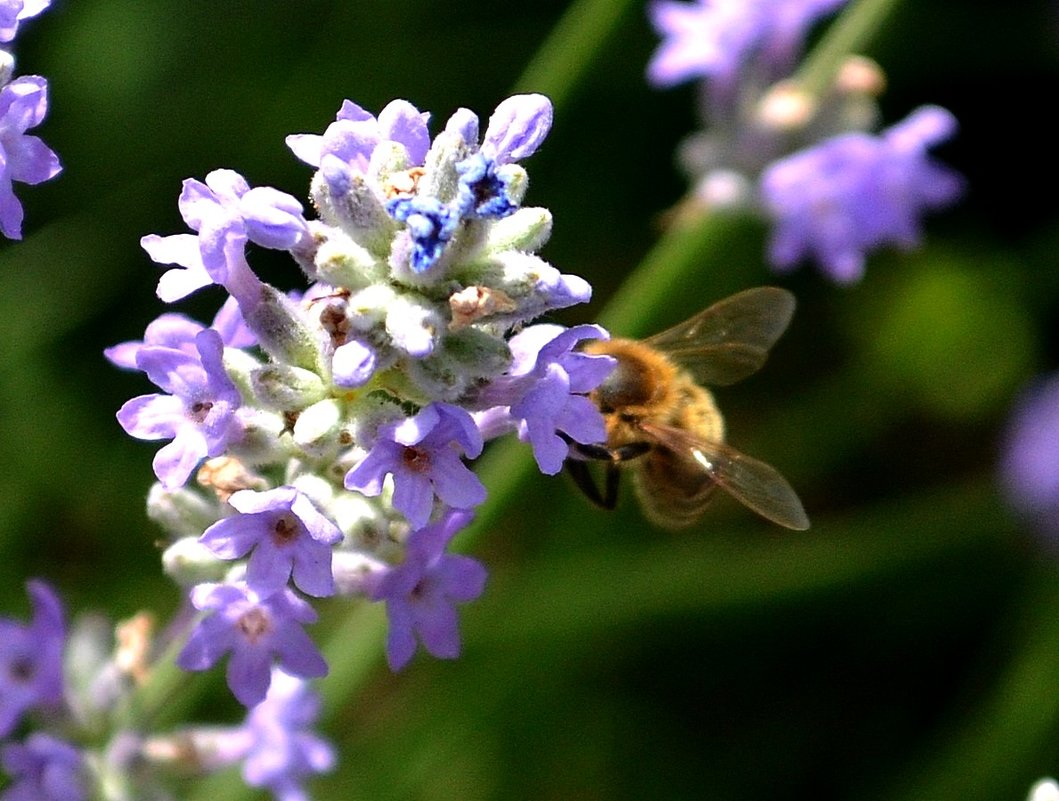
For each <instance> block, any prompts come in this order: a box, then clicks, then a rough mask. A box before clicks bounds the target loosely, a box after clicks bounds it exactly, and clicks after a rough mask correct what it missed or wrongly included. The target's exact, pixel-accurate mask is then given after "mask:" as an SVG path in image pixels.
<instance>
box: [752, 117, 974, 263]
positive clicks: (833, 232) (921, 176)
mask: <svg viewBox="0 0 1059 801" xmlns="http://www.w3.org/2000/svg"><path fill="white" fill-rule="evenodd" d="M955 130H956V120H955V118H954V117H953V116H952V114H950V113H949V112H948V111H945V110H944V109H942V108H939V107H937V106H924V107H922V108H920V109H918V110H916V111H915V112H913V113H912V114H911V115H909V116H908V118H906V119H905V120H904V121H902V122H899V123H897V124H896V125H894V126H892V127H891V128H888V129H887V130H885V131H883V132H882V134H881V135H878V136H874V135H871V134H866V133H848V134H842V135H839V136H836V137H833V138H831V139H828V140H826V141H824V142H822V143H820V144H818V145H815V146H813V147H811V148H809V149H807V150H803V151H801V152H798V153H795V154H793V155H791V156H787V157H785V158H783V159H780V160H779V161H777V162H774V163H773V164H772V165H771V166H770V167H768V169H766V170H765V172H764V173H763V174H762V176H761V194H762V201H763V203H764V205H765V208H766V210H767V213H768V214H769V216H770V217H772V220H773V223H774V228H773V231H772V236H771V241H770V243H769V260H770V261H771V263H772V264H773V266H774V267H775V268H776V269H778V270H781V271H783V270H789V269H792V268H793V267H794V266H795V265H797V264H798V262H800V261H801V260H802V259H805V258H807V257H812V258H814V259H815V260H816V261H818V262H819V263H820V265H821V266H822V267H823V269H824V270H825V271H826V272H827V274H828V275H830V276H831V278H833V279H834V280H835V281H838V282H840V283H851V282H853V281H857V280H858V279H860V277H861V276H862V275H863V273H864V259H865V253H866V252H867V251H869V250H871V249H873V248H877V247H880V246H882V245H886V244H894V245H897V246H900V247H906V248H907V247H912V246H914V245H915V244H916V243H917V242H918V241H919V236H920V222H919V220H920V217H921V216H922V215H923V213H924V212H926V211H928V210H930V209H936V208H940V207H942V206H944V205H946V204H948V203H950V202H952V201H953V200H954V199H955V198H956V197H957V196H958V195H959V194H960V191H961V189H962V187H963V181H962V179H961V178H960V176H958V175H957V174H956V173H955V172H953V171H952V170H950V169H949V168H947V167H945V166H944V165H942V164H940V163H938V162H937V161H936V160H934V159H932V158H931V157H930V156H929V155H928V153H927V149H928V148H929V147H930V146H931V145H934V144H937V143H938V142H942V141H944V140H946V139H948V138H949V137H950V136H952V134H953V132H954V131H955Z"/></svg>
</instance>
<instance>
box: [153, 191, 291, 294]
mask: <svg viewBox="0 0 1059 801" xmlns="http://www.w3.org/2000/svg"><path fill="white" fill-rule="evenodd" d="M178 205H179V207H180V214H181V216H182V217H183V218H184V222H186V223H187V224H188V227H190V228H191V230H193V231H195V232H197V235H196V236H191V235H189V234H175V235H173V236H166V237H160V236H157V235H154V234H151V235H149V236H145V237H143V238H142V239H141V240H140V244H141V245H142V246H143V248H144V250H146V251H147V253H148V255H149V256H150V257H151V258H152V259H153V260H154V261H156V262H158V263H160V264H177V265H180V266H181V267H183V268H185V269H184V270H170V271H169V272H167V273H166V274H165V275H164V276H163V277H162V281H160V282H159V285H158V295H159V297H161V298H162V299H163V300H177V299H179V298H182V297H184V296H185V295H188V294H190V293H191V292H193V291H194V290H196V289H198V288H199V287H202V286H206V285H207V284H210V283H216V284H222V285H226V286H227V285H228V284H229V282H230V280H234V279H235V277H236V276H238V275H239V274H240V273H242V272H244V271H246V270H248V269H249V268H248V267H247V266H246V262H245V258H246V257H245V253H246V243H247V242H253V243H255V244H257V245H261V246H262V247H266V248H273V249H277V250H292V249H294V248H297V247H298V246H299V245H300V244H301V243H302V241H303V240H304V239H305V238H306V237H307V236H308V232H309V227H308V226H309V224H308V223H307V222H306V220H305V218H304V217H303V216H302V206H301V204H300V203H299V202H298V201H297V200H296V199H295V198H294V197H293V196H291V195H288V194H287V193H285V192H280V191H279V190H277V189H272V188H271V187H256V188H253V189H251V188H250V185H249V184H248V183H247V182H246V179H245V178H243V176H241V175H240V174H239V173H237V172H235V171H233V170H214V171H213V172H211V173H210V174H209V175H207V176H206V181H205V183H203V182H202V181H198V180H196V179H194V178H188V179H187V180H185V181H184V184H183V189H182V191H181V193H180V200H179V202H178ZM233 294H234V293H233Z"/></svg>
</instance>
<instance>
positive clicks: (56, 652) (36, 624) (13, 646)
mask: <svg viewBox="0 0 1059 801" xmlns="http://www.w3.org/2000/svg"><path fill="white" fill-rule="evenodd" d="M26 589H27V591H28V592H29V597H30V600H31V601H32V602H33V619H32V620H31V621H30V623H29V625H26V626H24V625H22V624H20V623H18V622H16V621H14V620H11V619H9V618H0V737H6V736H7V735H9V734H10V733H11V731H12V730H13V729H14V728H15V726H16V725H18V721H19V720H20V719H21V717H22V715H23V713H25V712H26V711H27V710H29V709H32V708H34V707H37V706H54V705H56V704H58V703H60V702H61V701H62V700H63V673H62V653H63V646H64V645H65V642H66V624H65V622H64V618H63V610H62V605H61V604H60V603H59V598H58V597H57V596H56V595H55V593H54V592H53V591H52V589H51V587H49V586H48V585H47V584H45V583H44V582H43V581H29V582H27V583H26Z"/></svg>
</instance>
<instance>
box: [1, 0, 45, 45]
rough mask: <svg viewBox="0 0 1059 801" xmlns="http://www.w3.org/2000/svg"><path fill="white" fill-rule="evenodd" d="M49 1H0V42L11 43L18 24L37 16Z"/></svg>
mask: <svg viewBox="0 0 1059 801" xmlns="http://www.w3.org/2000/svg"><path fill="white" fill-rule="evenodd" d="M50 5H51V0H0V42H10V41H13V40H14V38H15V35H16V34H17V33H18V23H20V22H22V20H26V19H29V18H30V17H35V16H37V15H38V14H39V13H40V12H42V11H43V10H44V9H46V8H47V7H48V6H50Z"/></svg>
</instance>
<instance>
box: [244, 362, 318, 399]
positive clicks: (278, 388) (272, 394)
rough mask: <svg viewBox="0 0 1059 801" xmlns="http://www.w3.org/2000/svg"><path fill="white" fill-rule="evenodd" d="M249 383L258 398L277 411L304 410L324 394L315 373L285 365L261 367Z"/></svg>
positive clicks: (253, 374)
mask: <svg viewBox="0 0 1059 801" xmlns="http://www.w3.org/2000/svg"><path fill="white" fill-rule="evenodd" d="M251 380H252V381H253V386H254V395H255V396H256V397H257V399H258V400H260V401H261V402H262V403H263V404H265V405H266V406H268V407H270V408H272V409H275V410H277V411H292V410H296V409H304V408H305V407H306V406H309V405H311V404H313V403H316V402H317V401H319V400H322V399H323V398H324V397H325V396H326V395H327V387H326V386H325V385H324V382H323V380H322V379H321V378H320V376H318V375H317V374H316V373H313V372H310V371H309V370H303V369H302V368H300V367H289V366H287V365H285V364H270V365H267V366H265V367H260V368H258V369H257V370H255V371H254V372H253V373H252V375H251Z"/></svg>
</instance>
